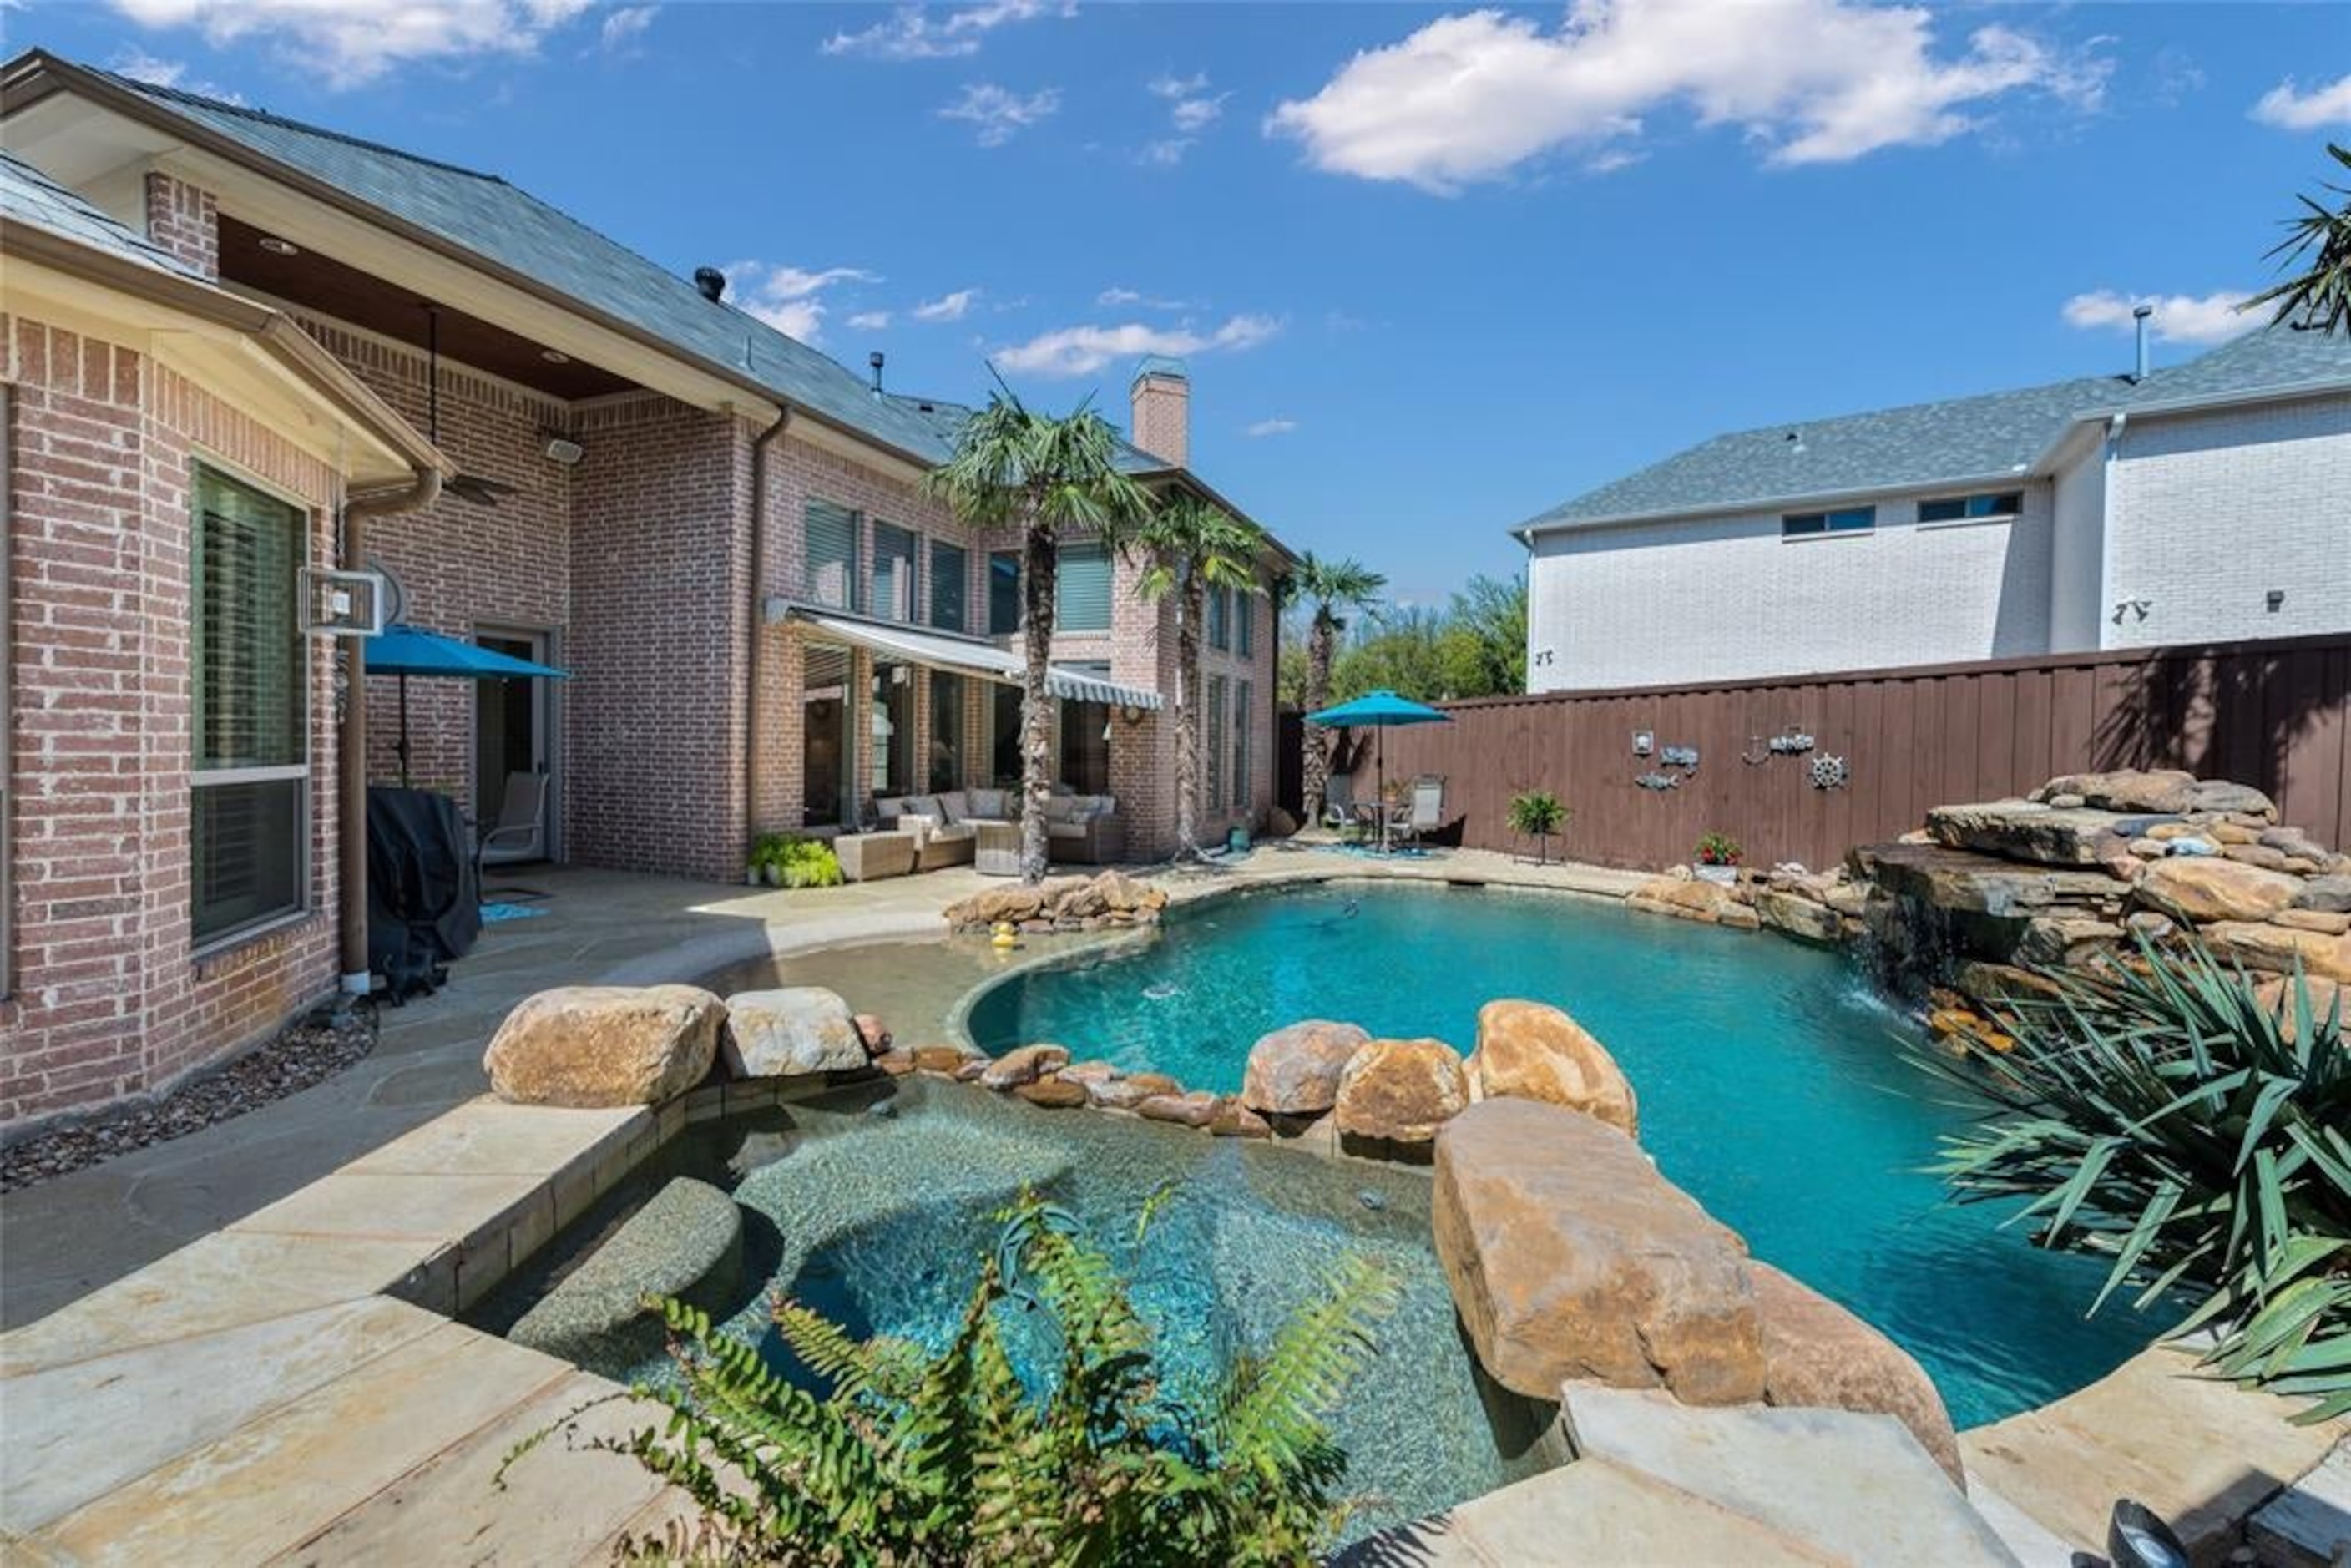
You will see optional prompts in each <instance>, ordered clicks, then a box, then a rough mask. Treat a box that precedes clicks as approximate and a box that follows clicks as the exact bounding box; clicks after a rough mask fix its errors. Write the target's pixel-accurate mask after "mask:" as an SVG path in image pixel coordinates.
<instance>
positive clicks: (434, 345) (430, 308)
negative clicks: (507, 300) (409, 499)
mask: <svg viewBox="0 0 2351 1568" xmlns="http://www.w3.org/2000/svg"><path fill="white" fill-rule="evenodd" d="M424 357H425V363H426V375H427V377H428V378H429V379H428V381H427V383H426V389H425V393H424V423H425V432H424V438H425V439H426V440H427V441H429V442H431V443H432V444H433V445H434V447H435V448H438V447H439V446H440V444H441V307H439V306H438V305H427V306H425V307H424ZM515 489H516V487H515V486H512V485H509V484H507V482H506V481H505V480H503V479H492V478H488V477H486V476H483V475H480V474H459V475H457V476H455V478H452V479H446V480H444V481H443V482H442V485H441V490H442V493H443V494H444V495H449V496H455V497H457V499H459V500H461V501H470V502H472V503H473V504H474V505H475V506H476V507H495V506H496V505H497V504H498V497H501V496H511V495H513V494H514V493H515Z"/></svg>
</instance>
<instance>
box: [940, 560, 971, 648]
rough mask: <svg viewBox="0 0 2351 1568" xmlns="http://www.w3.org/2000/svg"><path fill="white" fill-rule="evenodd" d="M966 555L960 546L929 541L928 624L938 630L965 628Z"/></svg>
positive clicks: (968, 587) (967, 562)
mask: <svg viewBox="0 0 2351 1568" xmlns="http://www.w3.org/2000/svg"><path fill="white" fill-rule="evenodd" d="M970 570H971V569H970V565H969V559H968V558H967V556H966V555H965V554H964V549H963V547H962V546H961V545H951V544H949V543H947V542H946V540H945V539H933V540H932V541H931V624H932V625H934V626H935V627H937V628H938V629H939V630H940V631H942V632H962V631H966V630H968V628H967V627H966V626H965V624H964V612H963V602H964V600H965V598H966V597H967V595H968V594H969V593H970V591H971V584H970V582H969V581H968V580H967V579H968V577H969V574H970Z"/></svg>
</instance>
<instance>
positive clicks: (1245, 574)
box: [1131, 496, 1265, 856]
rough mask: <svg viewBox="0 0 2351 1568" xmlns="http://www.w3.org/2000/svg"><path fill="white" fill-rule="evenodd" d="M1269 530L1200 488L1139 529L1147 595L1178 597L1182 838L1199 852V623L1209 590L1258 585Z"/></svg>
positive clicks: (1136, 543)
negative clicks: (1201, 492) (1221, 504)
mask: <svg viewBox="0 0 2351 1568" xmlns="http://www.w3.org/2000/svg"><path fill="white" fill-rule="evenodd" d="M1264 547H1265V532H1264V530H1263V529H1261V528H1258V527H1257V526H1256V525H1255V524H1253V523H1247V522H1243V521H1242V520H1241V519H1239V518H1238V517H1234V516H1233V515H1232V514H1231V513H1229V512H1228V511H1226V510H1225V509H1224V508H1223V507H1217V506H1215V505H1212V504H1211V503H1209V502H1207V501H1203V500H1201V499H1199V498H1198V497H1194V496H1175V497H1170V498H1169V499H1168V500H1166V501H1165V503H1164V504H1162V505H1161V506H1160V507H1158V508H1157V509H1156V510H1155V511H1154V512H1153V513H1152V514H1151V516H1150V517H1148V518H1146V519H1144V523H1143V524H1142V526H1141V527H1140V528H1136V529H1135V531H1134V538H1133V539H1132V540H1131V548H1132V549H1134V551H1135V552H1136V553H1137V554H1139V555H1140V556H1142V558H1143V560H1144V569H1143V578H1142V580H1141V582H1140V583H1139V584H1138V585H1137V586H1138V588H1139V589H1140V591H1141V592H1142V595H1143V597H1144V599H1146V600H1149V601H1158V600H1161V599H1166V598H1170V597H1173V598H1174V600H1175V838H1176V841H1177V843H1178V844H1180V845H1181V846H1182V849H1183V852H1184V853H1186V854H1187V855H1193V856H1196V855H1198V854H1199V852H1200V720H1201V713H1200V692H1201V689H1202V688H1201V683H1200V627H1201V622H1203V621H1204V620H1205V619H1206V618H1207V604H1208V592H1209V591H1210V590H1211V589H1228V590H1230V591H1234V592H1237V593H1255V592H1257V591H1258V578H1257V560H1258V556H1259V552H1260V551H1261V550H1262V549H1264Z"/></svg>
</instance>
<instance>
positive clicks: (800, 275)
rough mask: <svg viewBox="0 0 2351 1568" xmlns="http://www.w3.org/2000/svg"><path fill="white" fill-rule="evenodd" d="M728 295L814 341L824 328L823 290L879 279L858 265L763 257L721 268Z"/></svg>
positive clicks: (788, 331) (779, 328)
mask: <svg viewBox="0 0 2351 1568" xmlns="http://www.w3.org/2000/svg"><path fill="white" fill-rule="evenodd" d="M719 270H720V271H722V272H724V273H725V274H726V291H727V297H728V298H731V299H732V300H733V301H734V302H735V304H736V305H737V308H740V309H743V310H745V311H747V312H748V313H750V314H751V315H753V316H757V317H758V319H760V320H762V321H765V322H766V323H767V324H768V326H770V327H773V328H774V329H776V330H777V331H778V332H782V333H785V334H787V335H789V336H790V337H794V338H798V339H799V340H801V341H802V342H804V343H813V342H815V341H816V340H817V339H818V338H819V337H820V336H821V335H822V333H823V330H824V318H825V309H826V307H825V302H824V298H823V296H824V291H825V290H826V289H828V288H831V287H834V286H835V285H836V284H842V283H879V282H881V281H882V279H881V278H880V277H878V276H877V275H875V274H873V273H871V272H867V271H866V270H865V269H864V268H862V267H820V268H818V269H817V270H815V271H810V270H809V269H807V268H805V267H790V266H787V265H784V264H781V263H769V262H764V261H737V262H734V263H731V264H729V265H728V266H726V267H721V268H719Z"/></svg>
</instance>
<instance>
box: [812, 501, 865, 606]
mask: <svg viewBox="0 0 2351 1568" xmlns="http://www.w3.org/2000/svg"><path fill="white" fill-rule="evenodd" d="M805 523H806V531H807V534H808V584H807V589H806V591H807V593H808V596H809V599H810V601H812V602H814V603H818V604H824V605H830V606H831V607H832V608H833V609H835V610H852V611H853V610H855V609H857V608H858V603H857V599H856V592H857V514H856V513H855V512H852V511H851V510H850V509H849V508H848V507H836V506H834V505H833V504H832V503H831V501H810V503H809V504H808V511H807V514H806V517H805Z"/></svg>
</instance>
